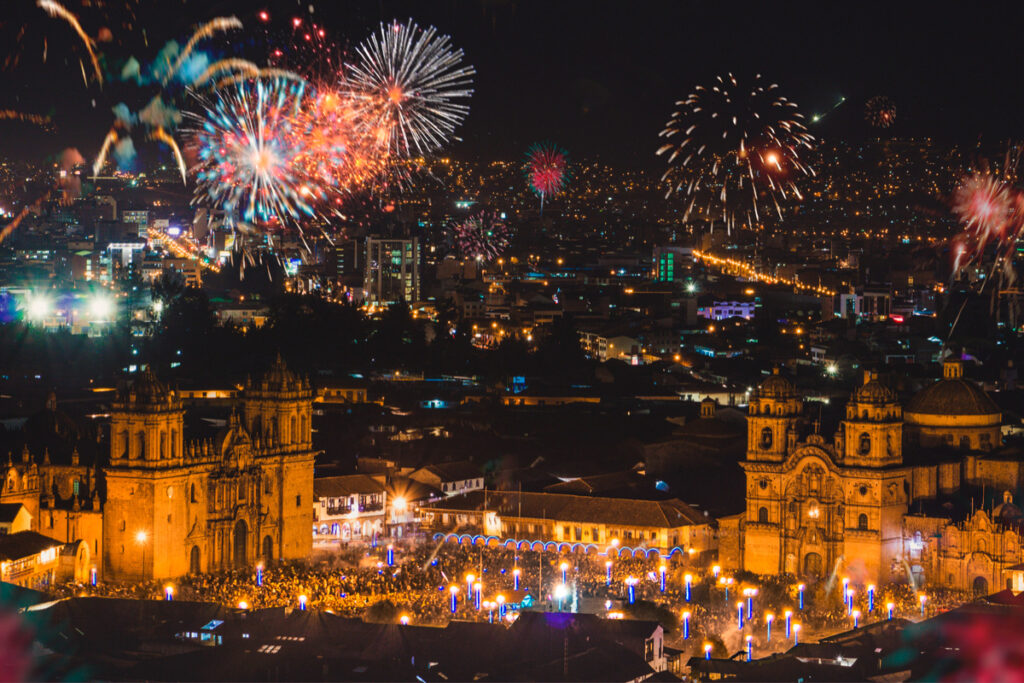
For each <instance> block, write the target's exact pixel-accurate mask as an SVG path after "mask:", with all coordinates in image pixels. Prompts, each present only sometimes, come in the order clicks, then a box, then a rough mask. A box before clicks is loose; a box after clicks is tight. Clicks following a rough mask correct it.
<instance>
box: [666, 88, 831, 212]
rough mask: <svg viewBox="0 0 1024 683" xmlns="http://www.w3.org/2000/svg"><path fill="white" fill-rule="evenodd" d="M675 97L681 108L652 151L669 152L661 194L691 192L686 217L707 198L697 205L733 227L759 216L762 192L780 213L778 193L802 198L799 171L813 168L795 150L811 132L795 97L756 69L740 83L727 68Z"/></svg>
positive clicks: (809, 141)
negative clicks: (665, 186) (748, 80)
mask: <svg viewBox="0 0 1024 683" xmlns="http://www.w3.org/2000/svg"><path fill="white" fill-rule="evenodd" d="M676 104H677V105H678V106H679V109H678V110H676V112H675V113H673V114H672V118H671V119H670V120H669V122H668V124H667V125H666V126H665V129H664V130H663V131H661V133H660V134H659V137H663V138H665V139H666V143H665V144H664V145H662V146H661V147H660V148H659V149H658V152H657V153H658V155H659V156H660V155H663V154H667V155H668V163H669V168H668V170H667V171H665V174H664V175H663V176H662V180H663V182H666V183H667V184H668V191H667V193H666V197H667V196H669V195H671V194H672V193H673V192H680V193H685V194H686V195H687V196H689V197H690V204H689V206H688V207H687V209H686V213H685V214H684V220H689V217H690V215H691V213H692V212H693V209H694V206H695V205H696V202H697V200H698V199H699V198H701V199H702V200H703V201H704V202H706V203H705V206H703V207H698V210H699V212H701V213H703V216H704V218H706V219H707V220H709V221H711V222H712V223H713V222H714V220H716V218H720V219H721V220H722V221H724V222H725V224H726V227H727V228H729V229H730V230H731V229H732V228H733V227H734V226H735V225H736V223H737V222H739V223H740V224H746V225H750V226H753V225H754V224H755V223H756V222H759V221H760V220H761V214H760V203H761V201H762V198H763V197H767V198H770V199H771V201H772V203H773V204H774V206H775V210H776V212H777V213H778V215H779V218H780V220H781V218H782V207H781V206H780V204H779V201H780V200H784V199H787V198H788V197H789V196H792V197H794V198H796V199H798V200H799V199H803V197H802V195H801V194H800V189H799V188H798V187H797V184H796V178H797V177H798V176H804V175H813V173H814V172H813V170H812V169H811V168H810V166H808V165H807V164H806V163H805V162H804V161H803V160H802V159H801V158H800V153H801V151H802V150H810V149H811V148H812V145H813V142H814V136H813V135H811V134H810V133H809V132H807V128H806V127H805V126H804V123H803V116H802V115H801V114H800V113H799V112H798V111H797V105H796V103H794V102H791V101H789V100H788V99H786V98H785V97H782V96H781V95H779V94H778V85H776V84H774V83H772V84H768V83H767V82H766V81H763V80H762V79H761V76H760V75H757V76H755V77H754V79H753V80H752V82H751V83H749V84H742V85H741V84H740V81H739V80H738V79H737V78H736V77H735V76H733V75H732V74H728V75H726V76H725V77H722V76H719V77H718V78H717V79H716V80H715V82H714V83H713V84H712V85H711V86H710V87H704V86H698V87H697V88H696V89H695V90H694V92H692V93H691V94H690V95H689V96H688V97H687V98H686V99H685V100H682V101H680V102H677V103H676ZM677 161H678V162H679V163H676V162H677ZM714 203H717V204H718V205H719V206H718V208H717V209H716V208H713V204H714Z"/></svg>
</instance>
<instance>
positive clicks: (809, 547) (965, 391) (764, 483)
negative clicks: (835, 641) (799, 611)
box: [719, 363, 1022, 591]
mask: <svg viewBox="0 0 1024 683" xmlns="http://www.w3.org/2000/svg"><path fill="white" fill-rule="evenodd" d="M944 375H945V376H944V379H943V380H941V381H940V382H939V383H937V385H935V386H933V387H929V388H927V389H925V390H924V391H923V392H922V394H926V396H925V399H927V400H917V399H916V398H915V400H912V401H911V404H910V405H912V406H915V409H916V410H917V412H916V413H915V414H914V416H913V418H912V419H907V418H906V416H904V414H903V410H902V408H901V406H900V405H899V403H898V401H897V397H896V395H895V394H894V393H893V392H892V391H891V390H889V389H888V388H886V387H885V386H884V385H882V384H881V383H880V382H879V381H878V379H877V378H876V377H874V376H869V377H868V378H867V381H866V382H865V384H864V385H862V386H861V387H860V388H858V389H857V391H856V392H855V393H854V394H853V396H852V397H851V399H850V402H849V403H848V404H847V407H846V413H845V419H843V420H842V422H841V424H840V427H839V430H838V431H837V433H836V434H835V436H834V438H833V439H832V440H831V441H826V440H825V438H824V437H822V436H821V435H819V434H817V433H812V434H810V435H808V436H806V438H803V439H801V438H800V437H799V436H798V423H799V419H800V416H801V413H802V401H801V399H800V397H799V395H798V394H797V392H796V390H795V388H794V387H793V385H792V384H790V383H789V382H788V381H787V380H785V379H784V378H782V377H780V376H779V375H778V374H775V375H773V376H771V377H769V378H768V379H767V380H766V381H765V382H764V383H763V384H762V385H761V387H759V389H758V390H757V391H756V392H755V393H754V395H753V397H752V399H751V402H750V408H749V415H748V444H747V457H746V460H745V461H744V462H743V463H741V465H742V467H743V469H744V471H745V473H746V509H745V511H744V512H743V513H742V514H740V515H736V516H733V517H729V518H725V519H723V520H720V538H721V542H720V557H719V560H720V562H721V564H722V565H723V566H726V567H733V568H742V569H745V570H748V571H752V572H756V573H759V574H778V573H788V574H794V575H803V576H808V577H814V576H817V577H827V576H829V575H831V574H832V573H833V572H834V571H835V572H840V573H842V574H843V575H845V576H849V577H851V579H852V580H854V581H855V582H858V583H862V584H868V583H884V582H889V581H913V582H914V583H915V585H921V584H923V583H926V582H927V583H932V584H937V585H942V586H946V587H952V588H959V589H964V590H970V589H974V590H976V591H980V590H982V589H985V590H987V589H988V588H991V587H993V586H1000V587H1001V586H1002V585H1004V584H1005V582H1006V580H1008V578H1009V574H1008V573H1007V572H1008V568H1009V567H1010V566H1012V565H1015V564H1017V563H1019V562H1020V561H1021V545H1020V536H1019V534H1018V527H1019V525H1020V522H1021V518H1022V515H1020V514H1019V510H1017V508H1016V507H1015V506H1013V505H1012V496H1011V494H1010V493H1009V492H1007V494H1006V500H1005V502H1004V505H1002V506H1000V507H999V508H998V509H996V510H993V511H990V512H985V511H978V512H976V513H975V514H973V515H972V516H970V517H969V518H968V519H967V520H965V521H962V522H954V521H953V520H952V519H951V518H950V517H943V516H934V513H933V516H929V515H928V514H925V513H923V512H920V510H921V509H922V507H923V505H918V504H919V503H921V504H923V503H925V502H929V501H933V500H936V499H938V498H941V497H942V496H949V495H950V494H953V493H954V492H956V491H958V490H959V489H960V487H961V483H969V484H978V485H981V484H983V483H984V484H986V485H987V486H990V487H991V486H1005V487H1006V488H1008V489H1011V490H1015V488H1016V485H1017V484H1019V479H1020V478H1019V473H1020V471H1021V469H1020V464H1019V463H1017V462H1013V463H1011V464H1006V463H1007V461H1006V459H1005V458H998V459H997V458H996V456H995V455H989V454H988V451H990V450H991V449H992V448H993V447H998V445H999V442H998V440H993V439H998V428H999V413H998V409H997V408H995V406H994V404H992V402H991V399H989V398H988V397H987V395H985V394H984V392H983V391H981V390H980V389H978V388H977V387H974V385H970V388H965V386H964V385H965V384H969V383H967V382H966V380H963V379H962V367H961V366H960V364H959V363H948V364H947V365H946V367H945V372H944ZM962 397H965V398H962ZM940 411H946V412H948V413H949V415H948V419H944V416H943V415H942V414H940ZM905 425H906V426H908V428H909V429H908V431H909V434H908V439H907V440H909V442H910V443H912V444H913V445H914V446H916V447H922V446H924V447H927V446H929V445H932V444H941V445H943V446H946V447H953V448H961V449H964V450H966V451H967V453H965V456H964V457H962V458H958V457H955V456H954V458H953V459H952V460H951V459H950V458H949V455H948V453H945V454H944V455H945V457H944V458H943V457H938V456H937V457H935V458H934V459H930V458H927V457H926V458H924V460H923V462H921V463H915V464H908V463H906V462H905V461H904V457H903V456H904V443H905V439H904V434H903V430H904V426H905ZM926 455H927V454H926ZM979 473H984V474H985V475H986V476H985V477H984V478H979V477H977V475H978V474H979ZM990 480H991V481H990ZM990 490H991V489H990ZM915 505H917V509H918V512H916V513H915V514H912V513H911V511H912V510H914V509H915Z"/></svg>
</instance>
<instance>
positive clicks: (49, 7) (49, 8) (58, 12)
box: [36, 0, 103, 87]
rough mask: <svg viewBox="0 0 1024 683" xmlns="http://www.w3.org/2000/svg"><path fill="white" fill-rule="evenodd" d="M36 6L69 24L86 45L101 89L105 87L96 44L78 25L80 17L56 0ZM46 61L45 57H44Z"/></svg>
mask: <svg viewBox="0 0 1024 683" xmlns="http://www.w3.org/2000/svg"><path fill="white" fill-rule="evenodd" d="M36 6H37V7H39V8H40V9H42V10H43V11H45V12H46V13H47V14H49V15H50V16H51V17H54V18H56V19H63V20H64V21H66V22H68V24H69V25H70V26H71V28H72V29H74V31H75V33H77V34H78V37H79V38H81V39H82V42H83V43H84V44H85V50H86V52H88V53H89V60H90V61H91V62H92V68H93V71H94V72H95V73H96V80H97V81H99V84H100V87H102V86H103V71H102V70H101V69H100V62H99V59H98V58H97V57H96V51H95V49H94V48H95V47H96V42H95V41H94V40H93V39H92V38H90V37H89V34H88V33H86V32H85V29H83V28H82V25H81V24H80V23H78V17H76V16H75V15H74V14H72V13H71V12H69V11H68V10H67V8H65V7H64V6H63V5H61V4H60V3H59V2H56V1H55V0H38V1H37V2H36ZM44 61H45V57H44Z"/></svg>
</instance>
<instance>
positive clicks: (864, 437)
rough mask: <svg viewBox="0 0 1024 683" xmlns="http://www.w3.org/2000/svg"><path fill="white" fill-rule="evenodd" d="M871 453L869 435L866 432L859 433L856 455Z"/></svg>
mask: <svg viewBox="0 0 1024 683" xmlns="http://www.w3.org/2000/svg"><path fill="white" fill-rule="evenodd" d="M870 452H871V435H870V434H868V433H867V432H861V434H860V444H859V445H858V446H857V454H858V455H867V454H868V453H870Z"/></svg>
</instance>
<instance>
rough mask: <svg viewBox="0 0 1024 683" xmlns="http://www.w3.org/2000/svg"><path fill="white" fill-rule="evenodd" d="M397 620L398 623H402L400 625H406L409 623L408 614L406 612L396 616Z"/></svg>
mask: <svg viewBox="0 0 1024 683" xmlns="http://www.w3.org/2000/svg"><path fill="white" fill-rule="evenodd" d="M398 622H399V623H400V624H402V626H408V625H409V615H408V614H403V615H402V616H400V617H398Z"/></svg>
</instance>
